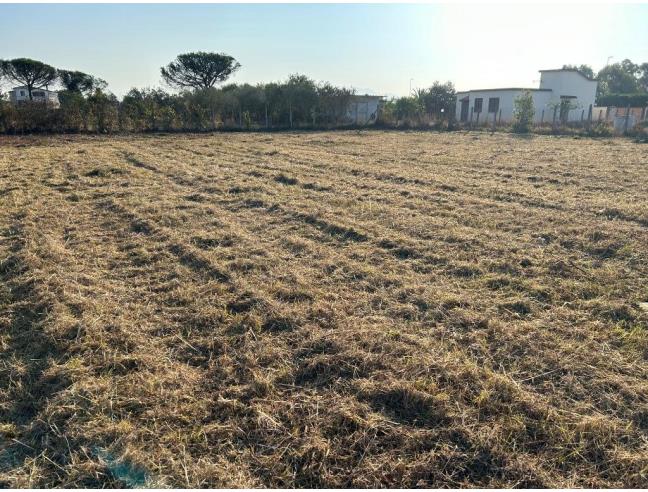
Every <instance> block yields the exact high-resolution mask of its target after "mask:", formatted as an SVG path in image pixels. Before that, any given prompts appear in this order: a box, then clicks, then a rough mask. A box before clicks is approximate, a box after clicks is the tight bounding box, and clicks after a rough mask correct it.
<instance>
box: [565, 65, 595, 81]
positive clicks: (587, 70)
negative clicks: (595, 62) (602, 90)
mask: <svg viewBox="0 0 648 492" xmlns="http://www.w3.org/2000/svg"><path fill="white" fill-rule="evenodd" d="M563 70H578V71H579V72H581V73H582V74H583V75H585V76H586V77H589V78H590V79H593V78H594V70H592V67H590V66H589V65H563Z"/></svg>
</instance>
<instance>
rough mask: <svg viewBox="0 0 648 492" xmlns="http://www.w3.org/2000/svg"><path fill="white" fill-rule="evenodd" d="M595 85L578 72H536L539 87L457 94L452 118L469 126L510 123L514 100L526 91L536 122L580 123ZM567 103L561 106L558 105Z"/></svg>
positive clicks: (593, 93) (592, 100)
mask: <svg viewBox="0 0 648 492" xmlns="http://www.w3.org/2000/svg"><path fill="white" fill-rule="evenodd" d="M596 86H597V82H596V80H594V79H590V78H589V77H587V76H586V75H585V74H583V73H582V72H580V71H579V70H573V69H555V70H540V87H539V88H537V89H536V88H529V89H527V88H523V87H512V88H505V89H477V90H471V91H463V92H457V108H456V118H457V120H458V121H462V122H470V121H472V123H473V124H476V123H482V122H492V121H493V120H494V119H495V118H497V121H498V122H499V121H502V122H511V121H512V120H513V109H514V101H515V99H516V98H517V97H518V96H520V95H522V94H523V93H524V92H526V91H528V92H529V93H530V94H531V97H532V98H533V105H534V107H535V116H534V120H535V122H536V123H540V122H544V123H552V122H553V118H554V112H555V115H556V119H557V120H562V121H580V120H581V118H585V119H586V118H587V117H588V115H589V111H590V106H592V107H593V106H594V99H595V98H596ZM567 101H568V102H569V104H563V105H562V114H561V102H565V103H566V102H567Z"/></svg>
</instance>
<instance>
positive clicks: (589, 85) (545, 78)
mask: <svg viewBox="0 0 648 492" xmlns="http://www.w3.org/2000/svg"><path fill="white" fill-rule="evenodd" d="M596 86H597V82H596V81H595V80H588V79H587V78H585V77H583V76H582V75H581V74H579V73H578V72H572V71H559V72H542V73H541V75H540V88H541V89H551V91H552V93H551V94H552V95H551V101H550V104H559V103H560V96H576V98H575V99H572V101H573V103H574V104H575V106H576V108H575V109H572V110H571V111H569V115H568V121H580V119H581V115H582V114H583V110H585V118H587V113H588V111H589V106H590V104H591V105H592V106H594V100H595V99H596ZM597 116H598V115H597Z"/></svg>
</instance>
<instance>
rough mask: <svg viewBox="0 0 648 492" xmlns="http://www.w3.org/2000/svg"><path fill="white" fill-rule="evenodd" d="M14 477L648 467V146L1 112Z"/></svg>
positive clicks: (629, 475) (561, 477) (502, 481)
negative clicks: (137, 131) (10, 121)
mask: <svg viewBox="0 0 648 492" xmlns="http://www.w3.org/2000/svg"><path fill="white" fill-rule="evenodd" d="M0 262H1V263H0V484H1V485H4V486H31V487H43V486H86V487H97V486H138V485H139V486H141V485H144V484H147V485H156V486H178V487H185V486H187V487H205V486H227V487H239V486H248V487H259V486H274V487H292V486H310V487H318V486H328V487H337V486H347V487H365V486H437V487H441V486H455V487H459V486H484V487H499V486H521V487H522V486H523V487H536V486H544V487H580V486H587V487H607V486H615V487H620V486H626V487H642V486H646V485H647V484H648V383H647V381H648V334H647V330H648V305H647V304H645V303H648V146H646V145H639V144H633V143H631V142H630V141H626V140H579V139H572V138H556V137H535V138H532V139H523V138H516V137H514V136H512V135H501V134H495V135H492V136H491V135H488V134H459V133H453V134H432V133H414V132H413V133H401V132H368V133H359V132H335V133H307V134H218V135H204V136H148V137H147V136H139V137H105V138H104V137H101V138H91V137H56V138H34V139H27V138H24V139H19V138H4V139H0Z"/></svg>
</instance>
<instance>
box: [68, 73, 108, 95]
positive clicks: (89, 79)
mask: <svg viewBox="0 0 648 492" xmlns="http://www.w3.org/2000/svg"><path fill="white" fill-rule="evenodd" d="M58 76H59V79H60V81H61V85H62V86H63V87H64V88H65V90H67V91H70V92H82V93H87V94H89V93H92V92H94V91H95V90H96V89H105V88H106V86H107V85H108V84H107V83H106V81H105V80H103V79H100V78H98V77H93V76H92V75H88V74H87V73H83V72H79V71H77V70H58Z"/></svg>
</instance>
